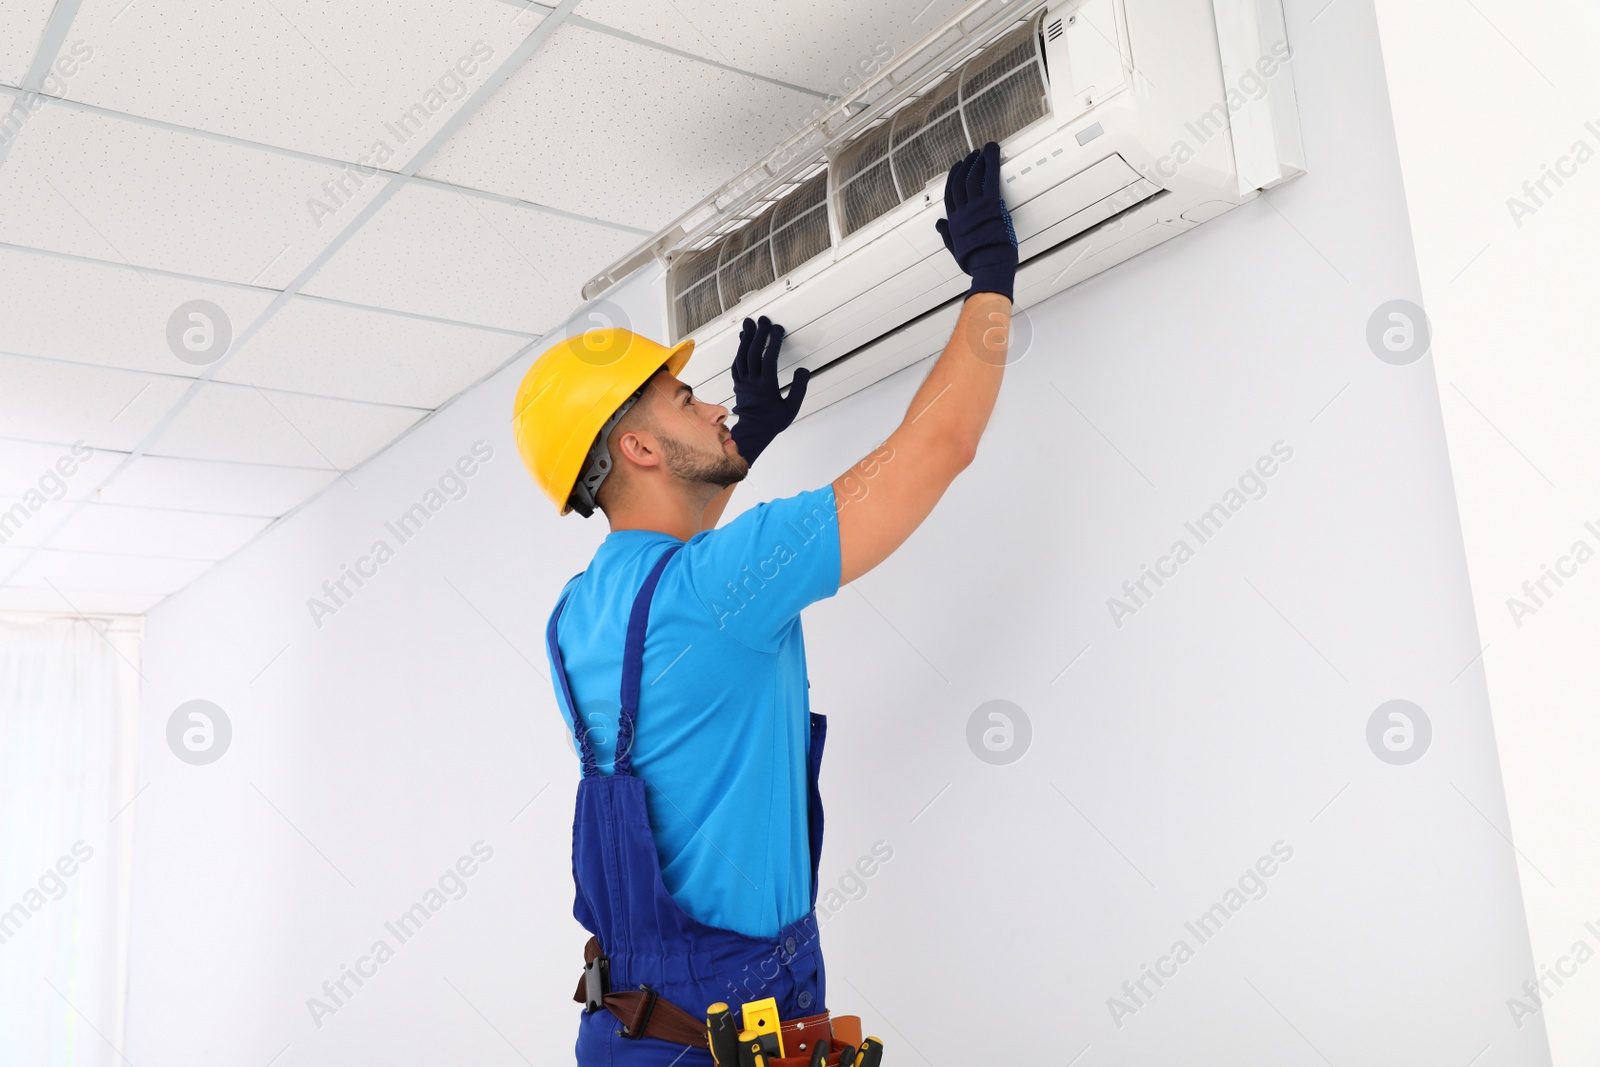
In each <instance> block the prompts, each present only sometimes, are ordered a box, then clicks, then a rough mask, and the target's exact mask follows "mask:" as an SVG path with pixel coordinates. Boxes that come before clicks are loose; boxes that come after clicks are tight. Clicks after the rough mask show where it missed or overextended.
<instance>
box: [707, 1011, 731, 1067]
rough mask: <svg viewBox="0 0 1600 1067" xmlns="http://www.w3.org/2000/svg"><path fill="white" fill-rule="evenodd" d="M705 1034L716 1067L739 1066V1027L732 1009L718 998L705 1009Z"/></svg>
mask: <svg viewBox="0 0 1600 1067" xmlns="http://www.w3.org/2000/svg"><path fill="white" fill-rule="evenodd" d="M706 1035H707V1037H709V1038H710V1045H711V1056H712V1058H713V1059H715V1060H716V1061H717V1067H739V1027H738V1025H737V1024H736V1023H735V1022H734V1021H733V1010H732V1009H731V1008H729V1007H728V1006H727V1005H726V1004H724V1003H723V1002H722V1001H720V1000H719V1001H717V1002H716V1003H715V1004H713V1005H711V1007H709V1008H707V1009H706Z"/></svg>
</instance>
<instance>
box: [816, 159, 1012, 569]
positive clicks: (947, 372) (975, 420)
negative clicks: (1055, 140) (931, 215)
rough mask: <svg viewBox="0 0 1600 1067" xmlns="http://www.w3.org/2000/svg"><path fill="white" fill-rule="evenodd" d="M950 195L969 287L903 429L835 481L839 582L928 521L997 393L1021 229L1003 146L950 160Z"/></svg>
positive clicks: (966, 459)
mask: <svg viewBox="0 0 1600 1067" xmlns="http://www.w3.org/2000/svg"><path fill="white" fill-rule="evenodd" d="M944 201H945V214H946V216H947V218H945V219H941V220H940V221H939V223H938V227H939V232H940V234H941V235H942V236H943V237H944V243H945V247H946V248H948V249H950V252H951V254H952V255H954V256H955V257H956V262H957V263H959V264H960V265H961V269H962V270H964V271H966V273H967V274H969V275H971V276H972V288H971V289H969V290H968V295H967V299H966V301H965V303H964V304H963V305H962V308H961V317H960V319H959V320H958V321H957V322H956V328H955V332H954V333H952V334H951V337H950V342H949V344H947V345H945V349H944V353H943V354H942V355H941V356H940V357H939V360H938V362H936V363H935V364H934V365H933V370H931V371H930V372H929V373H928V377H927V378H926V379H925V380H924V381H923V383H922V386H921V388H919V389H918V390H917V395H916V396H915V397H913V398H912V401H911V406H910V408H908V409H907V411H906V416H905V418H904V420H902V421H901V423H900V426H899V428H898V429H896V430H895V431H894V433H892V434H890V435H889V438H888V440H886V441H885V442H884V443H883V444H882V445H881V446H880V447H879V448H878V449H876V450H875V451H873V452H872V453H870V454H869V455H867V456H866V457H865V458H863V459H862V460H861V461H860V462H859V463H857V464H855V465H854V466H853V467H851V468H850V469H849V470H848V471H846V472H845V473H843V474H841V475H840V476H839V477H838V478H836V479H835V480H834V482H833V490H834V499H835V500H836V502H837V505H838V509H839V555H840V568H839V571H840V573H839V584H840V585H845V584H848V583H849V582H852V581H854V580H855V579H857V578H859V577H860V576H861V575H863V574H865V573H866V572H867V571H869V570H871V569H872V568H873V567H876V566H877V565H878V564H879V563H882V562H883V561H884V560H885V559H887V558H888V557H889V554H890V553H892V552H893V551H894V550H895V549H897V548H899V547H900V545H901V544H902V543H904V542H905V540H906V538H908V537H910V536H911V533H912V531H914V530H915V529H916V528H917V527H918V526H920V525H922V520H924V519H926V518H927V517H928V514H929V513H930V512H931V511H933V506H934V505H935V504H936V503H938V502H939V498H940V497H941V496H943V495H944V491H945V489H946V488H948V487H949V485H950V483H951V482H953V481H954V480H955V477H956V475H957V474H960V473H961V472H962V471H963V470H964V469H966V467H967V465H968V464H969V463H971V462H972V459H973V457H974V456H975V455H976V454H977V450H978V440H979V438H981V437H982V436H983V431H984V427H986V426H987V425H988V424H989V415H990V413H991V412H993V410H994V402H995V398H996V397H997V396H998V395H999V392H1000V379H1001V377H1002V375H1003V374H1004V372H1005V362H1006V347H1007V343H1008V341H1009V339H1010V332H1011V296H1012V287H1013V285H1014V282H1015V279H1016V272H1017V245H1016V236H1015V234H1014V233H1013V232H1012V229H1011V219H1010V216H1009V215H1007V214H1006V210H1005V206H1004V204H1003V203H1002V202H1001V199H1000V147H999V146H998V145H996V144H994V143H993V142H990V143H989V144H987V145H985V146H984V148H983V150H982V151H981V152H974V153H972V154H971V155H969V156H968V157H967V158H966V159H963V160H962V161H961V162H959V163H957V164H956V165H955V166H954V167H952V168H951V170H950V175H949V177H948V179H946V182H945V193H944Z"/></svg>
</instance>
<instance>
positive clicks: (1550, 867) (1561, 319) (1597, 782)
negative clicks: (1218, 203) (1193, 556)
mask: <svg viewBox="0 0 1600 1067" xmlns="http://www.w3.org/2000/svg"><path fill="white" fill-rule="evenodd" d="M1379 10H1380V12H1381V14H1382V26H1383V42H1384V53H1385V57H1386V60H1387V63H1388V67H1389V72H1390V78H1391V81H1392V82H1393V85H1394V101H1395V104H1394V106H1395V121H1396V125H1397V127H1398V129H1399V132H1400V146H1401V153H1400V157H1401V162H1402V164H1403V166H1404V169H1405V177H1406V186H1407V192H1408V199H1409V201H1410V203H1411V212H1412V220H1413V224H1414V226H1415V233H1416V240H1417V259H1418V264H1419V267H1420V272H1421V278H1422V291H1423V293H1424V295H1425V296H1426V297H1427V301H1426V303H1427V307H1428V312H1429V314H1430V316H1431V317H1432V319H1433V326H1434V333H1435V336H1436V338H1437V345H1436V347H1437V350H1438V353H1439V363H1438V375H1439V392H1440V396H1441V398H1442V407H1443V412H1444V422H1445V431H1446V437H1447V438H1448V440H1449V443H1450V455H1451V466H1452V469H1453V471H1454V474H1455V483H1456V488H1457V492H1458V493H1459V494H1460V499H1461V517H1462V525H1463V527H1464V530H1465V535H1466V546H1467V563H1468V569H1469V573H1470V574H1471V577H1472V588H1473V599H1474V602H1475V603H1476V605H1477V613H1478V618H1479V620H1480V624H1481V630H1482V633H1481V636H1482V640H1483V642H1484V644H1485V645H1486V646H1487V647H1486V648H1485V651H1484V655H1483V660H1482V666H1481V668H1475V670H1481V671H1482V673H1483V674H1485V676H1486V677H1487V681H1488V687H1489V693H1490V695H1491V697H1492V699H1493V707H1494V719H1495V732H1496V735H1497V738H1498V742H1499V747H1500V754H1501V759H1502V765H1503V767H1504V772H1505V779H1506V793H1507V796H1508V801H1509V810H1510V823H1509V824H1502V828H1503V829H1505V830H1506V831H1507V833H1508V835H1509V836H1510V837H1511V838H1512V840H1514V841H1515V842H1516V843H1517V848H1518V850H1519V852H1520V856H1521V859H1520V862H1519V864H1518V869H1519V871H1520V873H1521V877H1522V886H1523V890H1524V892H1525V893H1526V895H1527V905H1528V924H1529V928H1530V931H1531V933H1532V938H1533V951H1534V966H1532V967H1530V968H1529V969H1528V973H1527V974H1525V975H1523V976H1522V977H1523V979H1533V978H1535V977H1538V978H1539V979H1540V980H1541V981H1543V983H1544V990H1543V993H1542V994H1541V995H1542V996H1543V1001H1544V1002H1543V1004H1542V1005H1539V1008H1540V1012H1541V1015H1542V1017H1543V1018H1544V1019H1545V1022H1546V1025H1547V1026H1548V1028H1549V1032H1550V1046H1551V1051H1552V1053H1553V1054H1554V1061H1555V1063H1556V1064H1558V1065H1560V1067H1566V1065H1573V1067H1576V1065H1580V1064H1583V1065H1587V1064H1592V1063H1596V1062H1600V964H1596V963H1594V962H1593V960H1594V959H1595V958H1596V956H1595V954H1597V953H1600V904H1597V903H1596V901H1597V900H1600V849H1597V848H1596V840H1595V836H1594V827H1595V822H1596V818H1597V817H1600V775H1596V774H1595V768H1596V764H1597V763H1600V717H1597V716H1596V715H1595V706H1596V701H1597V700H1600V658H1597V657H1596V655H1595V649H1596V647H1597V646H1600V565H1597V564H1596V563H1595V562H1594V559H1593V558H1588V562H1586V563H1585V564H1584V565H1582V566H1578V565H1577V558H1578V556H1579V555H1581V554H1583V551H1584V550H1579V552H1578V553H1574V551H1573V549H1574V547H1575V544H1576V543H1577V542H1579V541H1582V542H1584V544H1585V545H1586V546H1587V551H1588V552H1590V553H1592V552H1595V551H1597V550H1600V536H1597V535H1596V533H1595V532H1594V530H1595V528H1600V494H1597V493H1596V492H1595V487H1596V486H1600V448H1596V443H1597V430H1596V425H1595V414H1594V413H1595V411H1596V409H1597V408H1600V375H1597V374H1596V362H1595V320H1594V294H1595V292H1596V291H1597V290H1600V249H1597V247H1596V242H1595V235H1596V234H1597V233H1600V68H1597V67H1596V65H1595V62H1594V56H1595V53H1596V51H1597V50H1600V11H1597V10H1596V8H1595V6H1594V5H1593V4H1584V3H1576V2H1558V3H1553V4H1532V5H1518V4H1501V3H1485V4H1482V5H1481V9H1479V10H1474V9H1473V8H1472V7H1469V6H1466V5H1454V4H1421V5H1419V4H1414V3H1384V4H1382V5H1380V8H1379ZM1445 41H1447V42H1449V45H1448V47H1440V43H1441V42H1445ZM1441 99H1447V100H1450V101H1451V102H1452V103H1451V106H1450V107H1448V108H1440V107H1439V106H1438V101H1440V100H1441ZM1580 143H1581V144H1582V146H1583V147H1581V148H1580V147H1578V146H1579V144H1580ZM1563 172H1564V173H1565V177H1563ZM1552 174H1553V177H1551V176H1549V175H1552ZM1541 181H1542V182H1543V183H1544V187H1543V189H1542V190H1541V189H1539V188H1538V187H1537V185H1534V183H1537V182H1541ZM1558 183H1559V184H1558ZM1525 184H1527V185H1530V186H1533V188H1532V190H1531V193H1530V190H1529V189H1525V188H1524V185H1525ZM1513 200H1515V204H1513ZM1513 208H1515V210H1513ZM1590 523H1593V524H1594V526H1593V527H1591V526H1589V525H1588V524H1590ZM1586 558H1587V557H1586ZM1546 567H1548V568H1551V569H1554V568H1557V567H1560V568H1561V569H1562V570H1565V571H1567V572H1568V574H1567V576H1566V577H1564V578H1563V577H1561V576H1560V575H1559V574H1558V575H1557V576H1556V579H1549V578H1546V576H1545V575H1546V571H1545V568H1546ZM1540 580H1543V581H1544V588H1543V590H1540V589H1538V588H1535V589H1534V590H1533V592H1532V595H1530V594H1529V593H1528V592H1527V591H1525V590H1524V589H1523V583H1525V582H1530V583H1531V582H1536V581H1540ZM1557 581H1559V582H1560V584H1559V585H1557V584H1555V583H1556V582H1557ZM1513 601H1515V603H1514V602H1513ZM1529 609H1531V611H1530V610H1529ZM1580 946H1581V947H1580ZM1519 984H1520V983H1519ZM1512 995H1513V994H1512V992H1510V991H1508V993H1507V996H1508V997H1510V996H1512ZM1516 996H1517V997H1518V999H1519V1000H1521V1001H1522V1003H1523V1004H1525V1005H1526V1004H1528V1003H1530V1002H1531V1001H1530V998H1529V997H1527V995H1526V994H1523V993H1520V992H1518V993H1517V994H1516ZM1500 1012H1501V1015H1502V1017H1503V1018H1504V1019H1506V1020H1507V1021H1508V1022H1509V1020H1510V1018H1511V1012H1512V1009H1511V1007H1510V1005H1501V1007H1500ZM1517 1013H1518V1015H1519V1017H1525V1016H1522V1010H1521V1009H1518V1010H1517Z"/></svg>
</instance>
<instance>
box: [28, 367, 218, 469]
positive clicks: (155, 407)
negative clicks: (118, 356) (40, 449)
mask: <svg viewBox="0 0 1600 1067" xmlns="http://www.w3.org/2000/svg"><path fill="white" fill-rule="evenodd" d="M0 382H4V383H5V387H4V388H0V427H4V431H3V432H4V433H5V434H6V436H7V437H10V438H13V439H18V440H26V441H44V442H54V443H59V444H60V445H61V446H62V449H63V450H66V448H67V446H69V445H70V444H71V443H72V442H74V441H83V442H84V443H85V444H87V445H88V446H89V447H90V448H109V449H114V450H117V451H122V452H127V451H130V450H132V449H133V447H134V446H135V445H137V444H138V443H139V442H140V441H141V440H143V438H144V436H145V434H147V433H149V432H150V430H151V428H152V427H154V426H155V425H156V423H157V422H159V421H160V420H161V417H162V416H163V415H165V414H166V412H167V410H168V409H169V408H171V407H172V405H173V404H174V403H176V402H177V400H178V397H180V396H182V395H183V391H184V390H185V389H187V388H188V387H189V385H190V384H191V383H190V381H189V380H188V379H187V378H177V377H168V376H164V375H159V374H141V373H138V372H136V371H125V370H107V369H105V368H103V367H87V366H83V365H82V364H77V363H58V362H55V361H53V360H48V359H26V358H23V357H21V356H8V355H3V354H0Z"/></svg>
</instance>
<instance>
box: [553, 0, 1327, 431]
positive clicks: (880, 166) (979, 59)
mask: <svg viewBox="0 0 1600 1067" xmlns="http://www.w3.org/2000/svg"><path fill="white" fill-rule="evenodd" d="M1289 59H1290V48H1289V46H1288V42H1287V37H1286V35H1285V32H1284V25H1283V14H1282V9H1281V6H1280V0H1054V2H1051V3H1047V4H1044V5H1039V4H1037V3H1035V4H1032V5H1028V4H1024V3H1020V2H1017V0H1010V2H1006V0H980V2H978V3H974V4H971V5H969V7H968V8H966V9H965V10H964V11H963V12H962V13H961V14H960V15H959V16H957V17H956V18H954V19H952V20H950V21H949V22H947V23H946V24H945V25H944V26H942V27H940V28H939V29H938V30H935V31H934V32H932V33H930V34H929V35H927V37H925V38H924V39H923V41H922V42H921V43H919V45H918V46H917V47H916V48H913V49H911V50H909V51H907V52H906V53H904V54H903V55H900V56H898V57H895V58H894V59H893V60H891V61H890V62H888V63H887V64H886V65H884V66H883V67H882V69H880V70H878V71H876V72H874V75H873V77H872V78H871V79H870V80H869V81H867V82H866V83H864V84H863V85H861V86H860V87H858V88H857V89H855V90H854V91H853V92H852V93H851V94H850V95H849V96H846V97H844V98H843V99H841V100H839V101H836V102H834V103H833V104H832V105H831V106H830V109H829V110H828V111H826V112H825V113H823V114H822V115H820V116H819V117H818V118H816V119H815V120H814V121H813V122H812V123H811V124H810V125H809V126H807V127H806V128H805V129H804V130H802V131H801V132H800V133H799V134H797V135H796V136H795V137H792V138H790V140H789V141H787V142H785V143H784V144H783V145H781V146H779V148H778V149H776V150H775V151H774V152H773V153H772V154H771V155H769V156H768V157H767V158H766V159H764V160H763V161H762V162H760V163H758V164H756V165H755V166H754V167H752V168H751V169H750V170H749V171H747V172H746V173H745V174H743V175H741V176H740V177H739V178H737V179H735V180H734V181H733V182H730V183H729V184H728V185H727V186H725V187H724V188H723V189H721V190H719V191H718V192H717V193H715V194H713V195H712V196H710V197H708V198H707V199H706V200H704V201H702V202H701V203H700V204H699V205H697V206H696V207H695V208H694V209H692V210H691V211H689V212H688V213H686V214H685V215H684V216H683V217H682V218H680V219H679V220H678V221H677V222H675V223H674V224H673V225H671V226H669V227H667V228H666V229H665V230H663V231H662V232H661V233H659V234H657V235H656V236H655V237H653V238H651V239H650V240H649V241H646V242H644V243H643V244H642V245H640V247H639V248H637V249H635V250H634V252H633V253H631V254H630V255H629V256H627V257H624V258H623V259H622V260H619V261H618V262H617V263H616V264H613V265H612V267H611V268H609V269H608V270H607V271H605V272H604V273H602V274H600V275H599V276H597V277H596V278H595V279H593V280H591V281H590V282H589V283H588V284H587V285H586V286H585V287H584V294H583V295H584V296H585V297H586V298H589V299H591V300H593V299H597V298H601V297H603V295H604V293H605V292H606V290H608V289H609V288H610V287H611V286H612V285H614V284H616V283H618V282H620V281H621V280H622V279H623V278H624V277H626V276H627V275H629V274H631V273H633V272H634V271H635V270H637V269H639V268H640V267H642V266H644V265H646V264H648V263H650V262H652V261H659V262H663V263H665V264H666V273H665V287H664V297H665V300H666V302H667V318H666V321H667V323H668V328H669V332H670V334H671V336H670V337H669V338H667V340H668V341H669V342H676V341H678V340H681V339H682V338H685V337H693V338H694V339H695V341H696V342H697V346H696V351H695V354H694V356H693V358H692V359H691V360H690V361H689V364H688V366H687V367H686V368H685V369H684V371H683V372H682V374H680V377H681V378H682V379H683V380H684V381H687V382H689V383H690V384H692V385H693V386H694V387H695V390H696V392H697V393H698V394H699V395H700V396H701V398H702V399H704V400H709V401H713V402H717V403H724V402H728V401H729V400H730V399H731V397H732V395H733V385H732V379H731V377H730V376H729V370H728V367H729V363H730V362H731V358H732V354H733V349H734V347H735V344H736V337H737V334H738V330H739V328H740V324H741V322H742V321H743V319H744V318H745V317H746V316H747V315H748V316H755V315H758V314H765V315H768V316H770V317H771V318H772V320H773V321H774V322H779V323H782V324H783V325H784V327H785V328H786V330H787V331H788V333H787V337H786V339H785V341H784V346H783V355H782V359H781V364H780V366H781V372H782V374H781V377H782V379H783V380H785V381H787V380H788V379H789V377H790V376H791V375H792V372H793V370H794V369H795V368H797V367H801V366H804V367H808V368H810V369H811V370H812V372H813V377H812V380H811V384H810V386H809V391H808V395H807V402H806V410H807V411H813V410H817V409H819V408H821V407H823V406H825V405H827V404H829V403H832V402H833V401H835V400H838V399H841V398H842V397H844V396H847V395H849V394H850V393H853V392H856V391H857V390H859V389H862V388H864V387H866V386H867V385H870V384H872V383H873V382H876V381H878V380H880V379H881V378H884V377H886V376H887V375H889V374H892V373H894V372H895V371H897V370H899V369H901V368H902V367H905V366H907V365H909V364H911V363H913V362H915V361H917V360H919V359H922V358H924V357H926V356H928V355H930V354H933V353H935V352H937V351H938V350H939V349H940V348H941V347H942V345H943V344H944V342H945V340H946V339H947V338H948V337H949V335H950V331H951V330H952V329H953V328H954V325H955V321H956V317H957V315H958V314H959V311H960V304H961V300H962V297H963V295H964V294H965V292H966V289H967V285H968V280H967V278H966V276H965V275H963V274H962V273H961V271H960V269H959V267H957V265H956V263H955V260H954V259H953V257H951V255H950V254H949V252H947V251H946V250H945V247H944V244H943V242H942V240H941V239H940V237H939V234H938V232H937V231H936V230H935V228H934V222H935V220H937V219H939V218H942V217H943V216H944V181H945V175H946V173H947V172H948V170H949V168H950V166H951V164H952V163H954V162H955V161H956V160H959V159H960V158H961V157H963V156H964V155H966V154H967V152H968V151H970V150H971V148H975V147H979V146H981V145H982V144H983V143H984V142H986V141H990V140H994V141H998V142H999V143H1000V147H1001V157H1002V165H1001V174H1002V178H1003V186H1002V193H1003V196H1004V198H1005V202H1006V205H1007V207H1008V209H1009V210H1010V212H1011V217H1012V222H1013V225H1014V226H1015V229H1016V234H1017V240H1018V250H1019V254H1020V257H1021V261H1022V265H1021V268H1020V270H1019V272H1018V275H1017V285H1016V297H1015V303H1014V308H1015V309H1016V310H1022V309H1025V308H1027V307H1028V306H1029V305H1031V304H1034V303H1037V302H1038V301H1040V300H1043V299H1044V298H1046V297H1048V296H1050V295H1052V294H1054V293H1056V292H1059V291H1060V290H1062V289H1065V288H1067V287H1068V286H1070V285H1074V284H1076V283H1077V282H1080V281H1082V280H1083V279H1085V278H1087V277H1090V276H1091V275H1094V274H1098V273H1099V272H1100V271H1103V270H1105V269H1106V268H1108V267H1111V266H1114V265H1115V264H1117V263H1120V262H1122V261H1124V260H1126V259H1128V258H1130V257H1132V256H1135V255H1137V254H1138V253H1140V252H1143V251H1145V250H1146V249H1148V248H1151V247H1152V246H1154V245H1157V244H1159V243H1161V242H1162V241H1165V240H1167V239H1168V238H1171V237H1175V236H1177V235H1178V234H1180V233H1182V232H1184V231H1185V230H1188V229H1191V228H1193V227H1195V226H1198V225H1200V224H1201V223H1204V222H1206V221H1207V220H1209V219H1212V218H1215V217H1216V216H1217V215H1219V214H1221V213H1223V212H1224V211H1227V210H1228V209H1229V208H1232V207H1236V206H1238V205H1239V204H1242V203H1244V202H1245V201H1247V200H1250V199H1253V198H1254V197H1255V196H1256V195H1257V193H1258V192H1259V191H1260V190H1262V189H1268V188H1271V187H1272V186H1274V185H1277V184H1278V183H1279V182H1282V181H1284V180H1286V179H1288V178H1291V177H1294V176H1295V175H1297V174H1300V173H1303V171H1304V156H1303V152H1302V148H1301V143H1300V133H1299V124H1298V120H1297V118H1296V113H1295V102H1294V86H1293V81H1292V77H1291V72H1290V66H1289ZM597 318H601V319H603V318H604V316H597Z"/></svg>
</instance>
